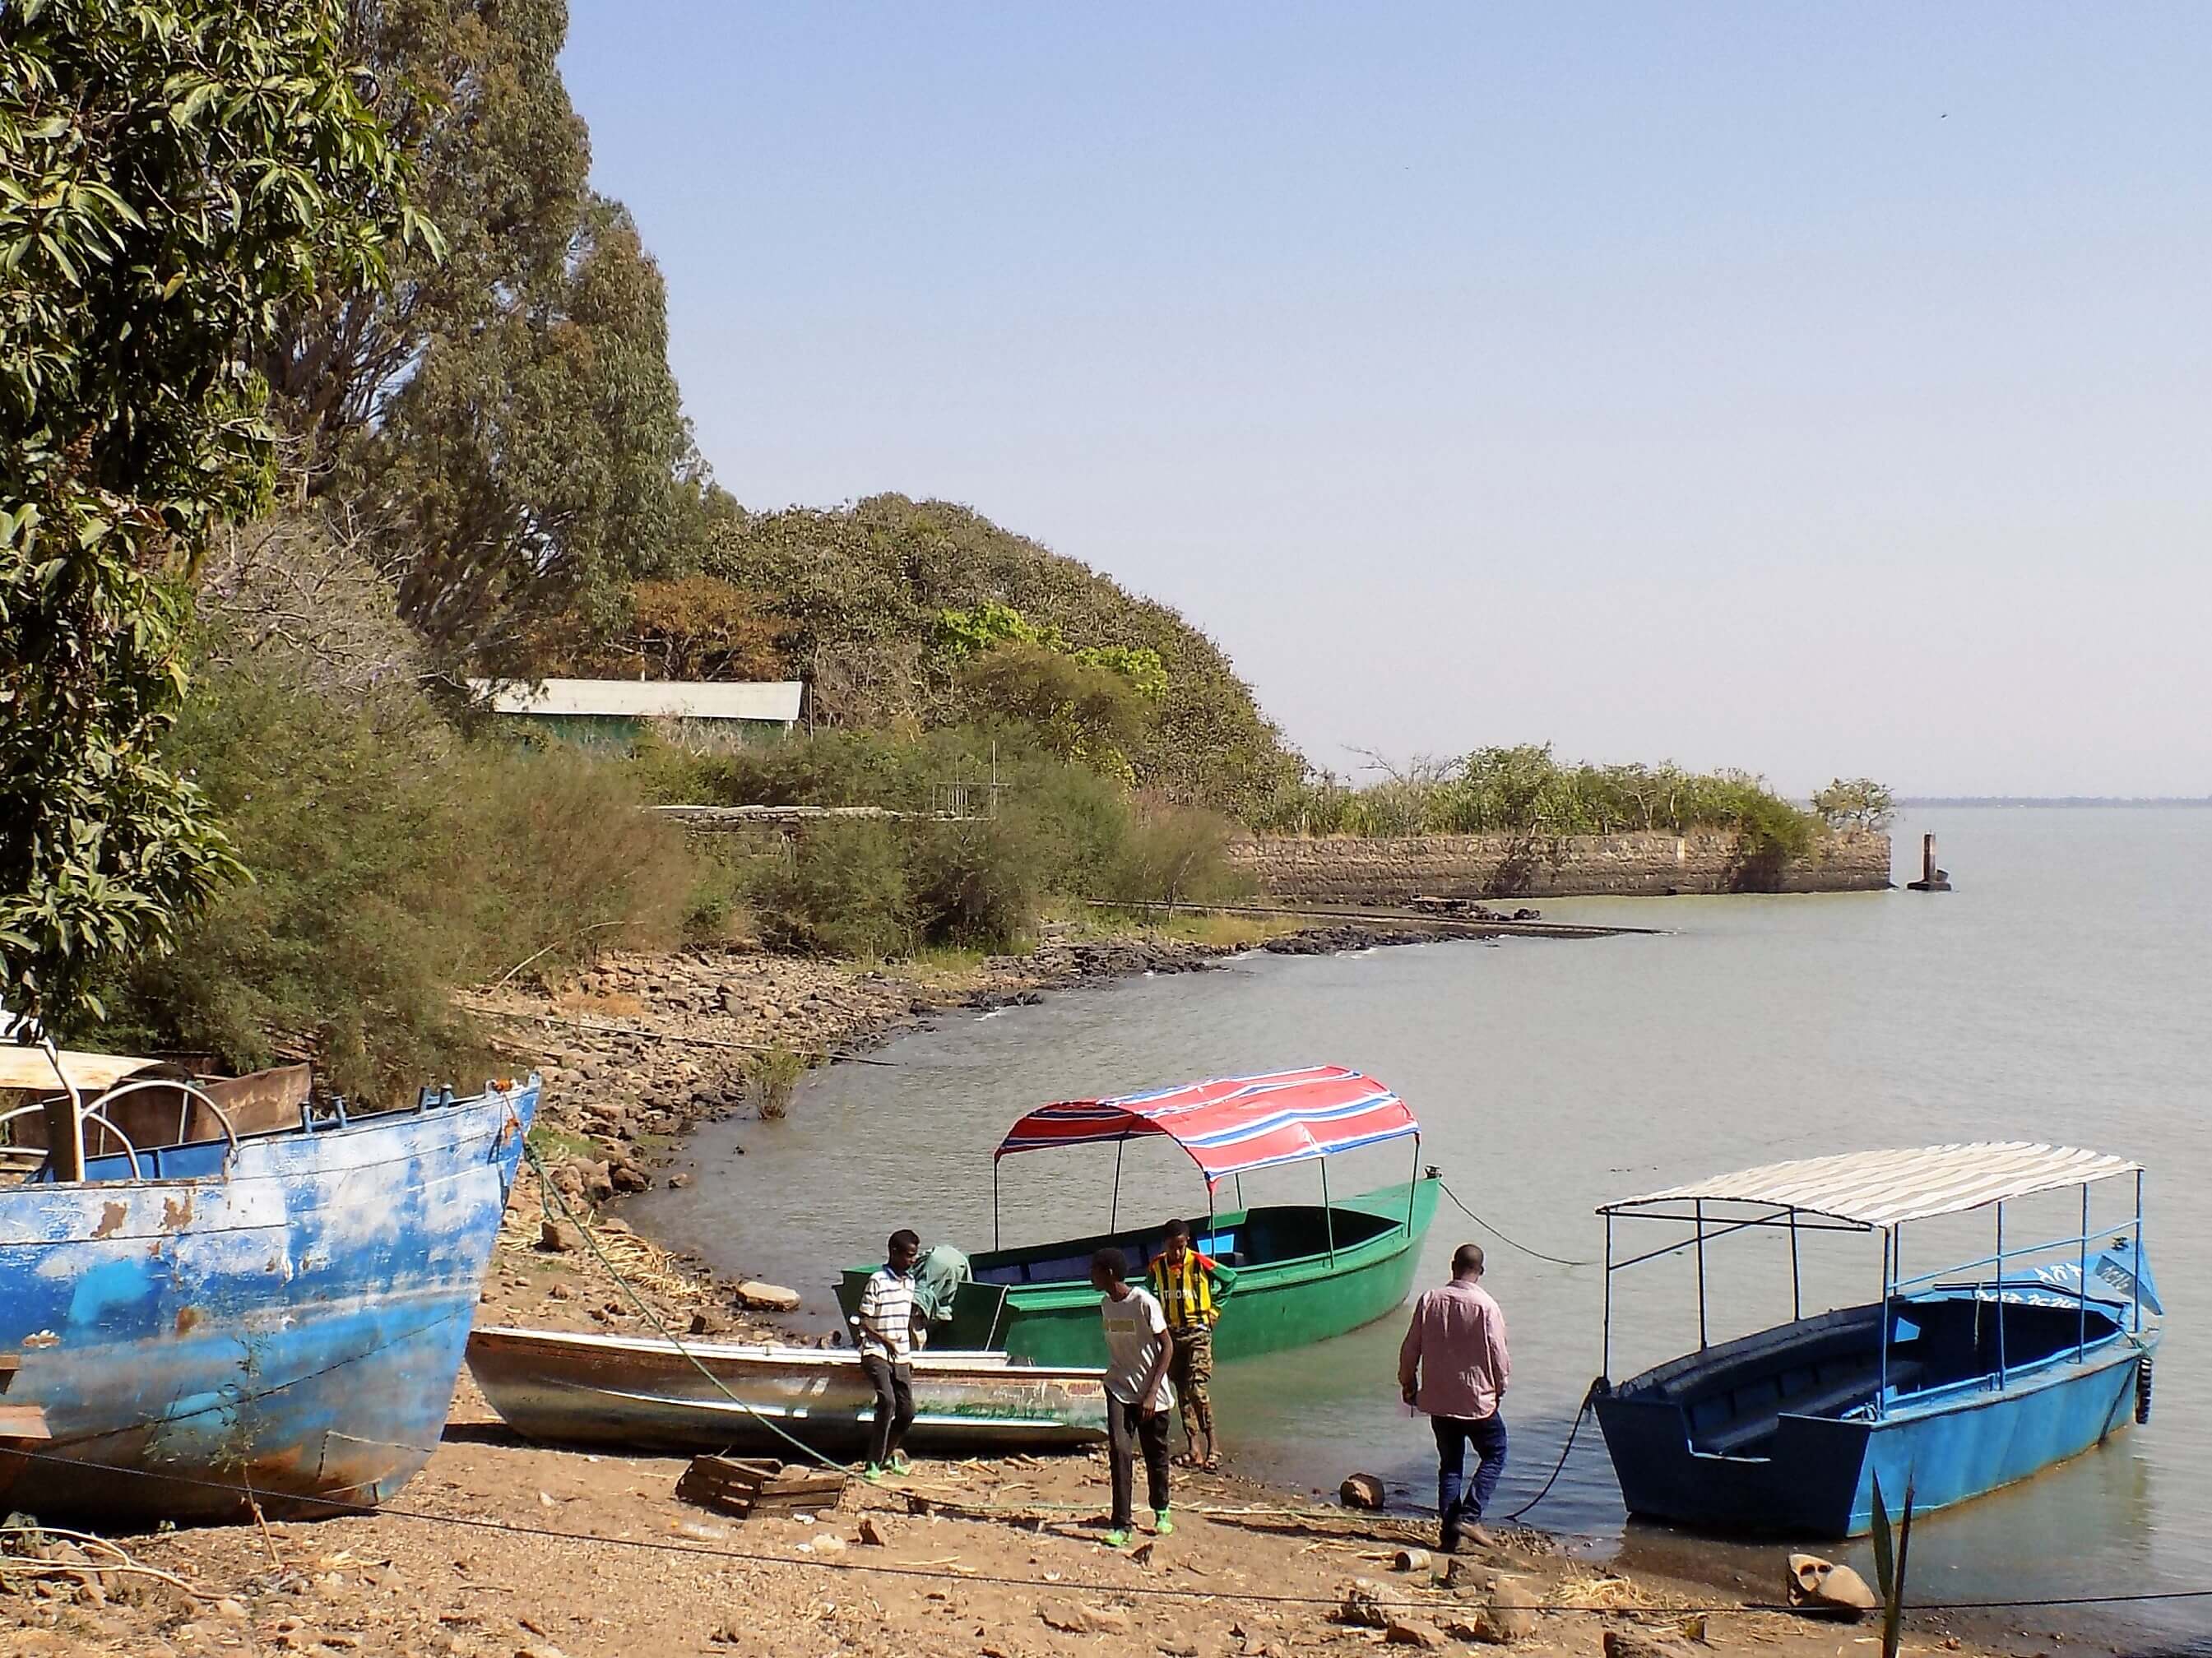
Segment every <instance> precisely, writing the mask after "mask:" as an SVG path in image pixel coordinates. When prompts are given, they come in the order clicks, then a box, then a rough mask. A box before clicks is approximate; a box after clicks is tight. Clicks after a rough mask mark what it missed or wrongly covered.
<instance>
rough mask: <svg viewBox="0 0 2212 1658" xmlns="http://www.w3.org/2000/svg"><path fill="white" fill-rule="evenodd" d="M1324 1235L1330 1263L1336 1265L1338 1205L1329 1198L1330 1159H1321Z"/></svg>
mask: <svg viewBox="0 0 2212 1658" xmlns="http://www.w3.org/2000/svg"><path fill="white" fill-rule="evenodd" d="M1321 1224H1322V1237H1323V1238H1324V1239H1325V1240H1326V1241H1327V1242H1328V1264H1329V1265H1330V1266H1335V1265H1336V1206H1335V1205H1334V1204H1332V1203H1331V1202H1330V1201H1329V1200H1328V1158H1327V1157H1323V1158H1322V1160H1321Z"/></svg>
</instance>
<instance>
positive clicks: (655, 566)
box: [265, 0, 729, 674]
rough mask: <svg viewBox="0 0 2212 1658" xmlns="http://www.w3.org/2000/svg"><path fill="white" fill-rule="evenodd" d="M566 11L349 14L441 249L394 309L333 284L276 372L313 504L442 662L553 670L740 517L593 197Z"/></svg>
mask: <svg viewBox="0 0 2212 1658" xmlns="http://www.w3.org/2000/svg"><path fill="white" fill-rule="evenodd" d="M567 32H568V9H567V7H566V5H565V4H563V3H562V0H354V3H353V5H352V8H351V21H350V25H349V37H348V38H349V42H350V43H351V44H352V45H353V46H355V47H356V48H357V49H358V50H359V52H361V53H362V56H363V58H364V59H365V60H366V62H367V63H368V64H369V66H370V67H371V68H372V69H373V70H374V74H375V83H376V87H377V107H378V110H379V112H380V113H381V114H382V115H383V116H384V117H385V118H386V119H387V120H388V121H389V122H390V123H391V125H392V130H393V131H394V132H395V134H396V135H397V137H398V143H400V145H401V146H402V148H403V149H404V151H405V153H406V154H407V155H409V156H410V158H411V160H412V161H413V163H414V165H415V167H416V172H417V175H418V178H419V185H418V194H419V197H420V201H421V204H422V210H424V211H425V212H426V213H427V214H428V215H430V216H432V217H433V218H435V221H436V222H437V223H438V224H439V226H440V227H441V229H442V230H443V231H444V233H445V235H446V240H447V250H446V253H445V257H444V258H442V259H440V260H436V261H432V260H428V259H423V258H410V259H407V260H404V261H403V262H401V264H399V266H398V269H397V270H395V272H394V280H393V281H392V283H391V284H389V286H388V287H387V288H385V289H383V290H380V291H364V290H362V289H361V288H357V287H356V286H352V285H349V284H345V283H342V282H332V283H328V284H325V286H324V287H323V288H321V289H320V291H319V292H318V293H317V294H316V295H313V298H312V300H310V301H307V302H304V303H301V304H300V305H297V306H295V307H293V308H292V310H291V311H290V312H289V313H288V317H287V322H286V327H285V329H284V330H283V332H282V334H281V335H280V336H279V337H277V338H276V339H275V340H274V341H272V342H271V343H270V347H269V349H268V351H267V352H266V354H265V361H266V362H267V365H268V368H269V372H270V378H271V380H273V381H274V382H275V384H276V386H277V387H278V389H279V392H280V398H279V406H280V407H281V408H282V409H283V410H284V411H285V412H286V414H287V416H288V417H289V422H290V423H291V426H292V428H293V429H294V431H295V433H296V434H298V436H299V438H300V447H301V456H302V459H303V465H304V466H305V469H306V470H305V472H304V475H303V478H302V482H303V484H304V486H305V491H306V493H307V495H311V496H312V497H313V498H314V499H316V500H318V501H320V502H321V503H323V505H324V506H325V508H326V509H327V510H330V511H331V512H333V513H340V514H343V515H344V516H345V517H347V518H349V519H352V520H355V521H356V522H358V523H359V524H360V525H362V526H364V527H365V528H366V529H367V530H368V533H369V534H370V535H371V536H372V537H373V538H374V544H375V545H376V547H377V549H378V550H379V554H380V562H381V563H382V565H383V567H384V568H385V569H386V572H387V573H388V574H390V576H391V577H392V580H393V582H394V585H395V589H396V592H397V596H398V604H399V607H400V610H401V613H402V614H403V615H404V616H406V617H407V618H408V620H409V621H410V622H411V623H413V624H414V625H415V627H416V629H417V631H418V632H419V633H421V635H422V636H423V638H424V639H425V640H426V641H428V643H429V644H430V645H431V646H432V647H433V648H434V650H435V652H436V653H438V655H439V656H440V658H441V659H443V660H446V661H448V662H452V663H454V664H460V663H466V664H467V665H471V666H472V667H474V668H477V669H478V670H483V671H491V672H495V673H521V674H526V673H528V672H531V671H535V670H536V669H537V668H538V667H539V666H540V665H541V664H540V661H539V655H538V647H539V646H540V645H542V643H543V640H544V628H545V626H546V624H547V623H549V622H550V621H553V620H554V619H556V618H557V619H559V621H560V622H561V623H562V625H563V626H564V627H565V628H566V629H567V631H568V633H569V634H571V635H574V634H576V633H579V632H580V633H582V634H584V635H588V636H589V637H592V638H598V637H601V636H604V635H605V634H606V633H608V632H609V631H610V630H611V629H613V628H614V627H615V626H616V625H617V623H618V622H619V621H620V619H621V618H622V617H623V616H624V615H625V614H626V610H625V605H626V598H627V592H628V589H629V586H630V584H631V583H632V582H633V581H635V580H638V579H641V578H648V577H654V576H659V575H665V574H671V573H676V574H680V573H682V572H684V571H686V570H689V569H690V568H693V567H694V566H696V562H697V558H698V556H699V553H700V551H701V550H702V547H703V545H704V540H705V536H706V532H707V529H708V524H709V523H710V522H711V520H712V519H714V516H715V515H716V514H717V513H723V512H726V511H727V510H729V504H728V502H727V501H726V497H723V496H721V495H720V493H719V492H718V491H716V490H715V489H714V487H713V485H712V483H711V481H710V480H709V479H708V476H707V472H706V469H705V466H704V465H703V464H702V462H701V460H700V459H699V456H698V452H697V450H696V446H694V444H693V442H692V440H691V434H690V428H689V426H688V425H687V424H686V422H684V417H683V413H682V410H681V407H680V404H679V401H678V393H677V388H676V381H675V378H674V376H673V375H672V374H671V373H670V370H669V367H668V330H667V317H666V312H667V297H666V293H665V286H664V284H663V282H662V281H661V276H660V273H659V270H658V269H657V268H656V267H655V266H654V264H653V261H652V259H651V258H650V257H648V256H647V253H646V252H645V250H644V247H643V245H642V243H641V240H640V239H639V236H638V234H637V229H636V227H635V225H634V224H633V223H632V222H631V221H630V217H629V214H628V212H627V211H626V210H624V209H623V207H622V205H621V203H617V202H614V201H611V200H608V199H607V198H605V197H599V196H596V195H594V194H592V191H590V190H589V188H588V187H587V185H586V174H587V173H588V171H589V167H590V159H591V156H590V145H589V138H588V136H587V134H586V131H585V128H584V124H583V122H582V121H581V120H580V118H578V117H577V115H576V113H575V112H574V109H573V108H572V107H571V106H570V105H569V101H568V92H567V89H566V88H565V87H564V86H563V85H562V79H561V74H560V69H559V64H558V59H559V56H560V52H561V46H562V41H563V39H564V38H565V37H566V35H567Z"/></svg>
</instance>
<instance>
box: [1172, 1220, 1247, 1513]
mask: <svg viewBox="0 0 2212 1658" xmlns="http://www.w3.org/2000/svg"><path fill="white" fill-rule="evenodd" d="M1165 1245H1166V1247H1165V1248H1163V1249H1162V1250H1161V1251H1160V1253H1159V1254H1158V1255H1157V1256H1156V1257H1154V1259H1153V1260H1152V1272H1151V1277H1152V1298H1153V1299H1154V1300H1155V1301H1157V1302H1158V1303H1160V1310H1161V1311H1162V1312H1164V1313H1165V1314H1166V1315H1167V1321H1168V1334H1169V1335H1170V1337H1171V1338H1173V1339H1174V1341H1175V1358H1174V1361H1173V1363H1172V1365H1171V1367H1170V1376H1169V1379H1170V1381H1172V1382H1174V1383H1175V1390H1176V1398H1177V1399H1178V1400H1180V1401H1181V1402H1182V1431H1183V1437H1184V1438H1185V1439H1187V1440H1188V1442H1189V1445H1188V1448H1187V1449H1186V1451H1185V1452H1184V1454H1183V1455H1182V1457H1180V1458H1178V1459H1177V1460H1178V1461H1181V1462H1182V1465H1183V1466H1184V1467H1190V1468H1204V1469H1206V1470H1208V1471H1211V1470H1212V1469H1215V1468H1218V1467H1220V1466H1221V1458H1220V1455H1218V1451H1217V1449H1216V1448H1215V1445H1214V1442H1213V1394H1212V1388H1211V1386H1210V1384H1211V1382H1212V1379H1213V1327H1214V1325H1215V1324H1217V1323H1218V1322H1219V1321H1220V1319H1221V1303H1222V1300H1223V1298H1224V1297H1226V1296H1227V1295H1228V1294H1229V1292H1230V1291H1231V1289H1233V1288H1235V1287H1236V1284H1237V1274H1236V1273H1234V1272H1231V1271H1230V1270H1229V1269H1228V1268H1227V1267H1226V1266H1223V1265H1222V1264H1221V1263H1220V1262H1219V1261H1217V1260H1214V1259H1212V1257H1211V1256H1209V1255H1204V1254H1200V1253H1199V1252H1198V1250H1196V1249H1194V1248H1192V1247H1191V1242H1190V1227H1189V1225H1188V1223H1186V1222H1183V1221H1180V1220H1171V1221H1170V1222H1169V1223H1168V1224H1167V1227H1166V1238H1165Z"/></svg>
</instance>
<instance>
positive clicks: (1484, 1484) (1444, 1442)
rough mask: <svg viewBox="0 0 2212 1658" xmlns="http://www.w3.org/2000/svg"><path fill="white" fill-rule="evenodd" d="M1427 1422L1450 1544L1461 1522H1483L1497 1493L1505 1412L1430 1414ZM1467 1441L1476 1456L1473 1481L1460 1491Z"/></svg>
mask: <svg viewBox="0 0 2212 1658" xmlns="http://www.w3.org/2000/svg"><path fill="white" fill-rule="evenodd" d="M1429 1426H1430V1427H1431V1428H1432V1429H1434V1430H1436V1436H1437V1513H1438V1514H1439V1515H1442V1516H1443V1543H1444V1546H1446V1547H1447V1548H1449V1547H1450V1546H1451V1545H1452V1544H1454V1543H1455V1542H1457V1541H1458V1540H1459V1528H1460V1527H1461V1525H1462V1523H1465V1524H1468V1525H1480V1524H1481V1523H1482V1511H1483V1510H1484V1509H1486V1508H1488V1507H1489V1506H1490V1499H1491V1497H1493V1496H1494V1495H1496V1493H1497V1491H1498V1476H1499V1475H1501V1474H1503V1473H1504V1472H1505V1412H1503V1411H1492V1412H1491V1413H1490V1414H1489V1415H1488V1416H1481V1417H1475V1418H1471V1419H1470V1418H1466V1417H1457V1416H1432V1417H1431V1418H1429ZM1470 1445H1472V1446H1474V1455H1475V1459H1476V1461H1475V1465H1474V1484H1473V1485H1468V1486H1466V1487H1465V1489H1464V1491H1462V1481H1463V1480H1464V1479H1465V1478H1466V1473H1467V1448H1468V1446H1470Z"/></svg>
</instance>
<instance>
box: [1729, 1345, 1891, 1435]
mask: <svg viewBox="0 0 2212 1658" xmlns="http://www.w3.org/2000/svg"><path fill="white" fill-rule="evenodd" d="M1919 1375H1920V1366H1919V1365H1918V1364H1917V1363H1914V1362H1913V1361H1911V1360H1910V1359H1907V1360H1904V1361H1902V1362H1899V1361H1898V1360H1896V1359H1893V1360H1891V1362H1890V1366H1889V1385H1890V1388H1891V1390H1892V1391H1893V1392H1902V1391H1907V1390H1910V1389H1911V1388H1912V1387H1913V1386H1915V1385H1916V1384H1917V1382H1918V1380H1919ZM1880 1387H1881V1367H1880V1366H1879V1365H1876V1364H1863V1365H1855V1366H1853V1367H1852V1368H1851V1369H1850V1370H1847V1371H1845V1372H1844V1373H1843V1374H1842V1375H1840V1376H1834V1377H1833V1378H1832V1379H1829V1380H1826V1381H1825V1382H1821V1383H1820V1384H1818V1385H1816V1386H1815V1387H1814V1388H1812V1389H1810V1390H1807V1391H1803V1392H1799V1393H1796V1394H1784V1395H1783V1396H1782V1397H1780V1398H1778V1399H1777V1400H1775V1401H1774V1402H1773V1403H1772V1404H1771V1405H1770V1406H1764V1407H1762V1408H1760V1409H1758V1410H1755V1411H1753V1412H1751V1413H1750V1414H1749V1415H1747V1416H1745V1417H1743V1418H1741V1419H1740V1420H1737V1421H1735V1422H1732V1423H1730V1424H1729V1425H1728V1426H1726V1427H1723V1428H1718V1429H1715V1430H1711V1431H1709V1432H1705V1433H1699V1434H1697V1435H1694V1436H1693V1438H1694V1441H1695V1443H1696V1448H1698V1449H1699V1450H1702V1451H1706V1452H1710V1453H1711V1454H1712V1455H1717V1456H1734V1455H1739V1454H1740V1453H1741V1452H1742V1451H1743V1450H1744V1449H1745V1448H1747V1447H1748V1446H1751V1445H1753V1444H1756V1443H1757V1442H1759V1441H1760V1440H1762V1439H1765V1438H1766V1437H1767V1436H1770V1435H1771V1434H1772V1433H1773V1432H1774V1431H1775V1429H1776V1428H1777V1426H1778V1425H1779V1423H1780V1419H1781V1418H1783V1417H1785V1416H1839V1415H1841V1414H1842V1413H1843V1412H1844V1411H1847V1410H1849V1409H1850V1407H1851V1406H1854V1405H1858V1404H1862V1403H1864V1402H1865V1401H1867V1400H1871V1399H1872V1398H1873V1397H1874V1395H1875V1390H1876V1389H1877V1388H1880Z"/></svg>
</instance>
